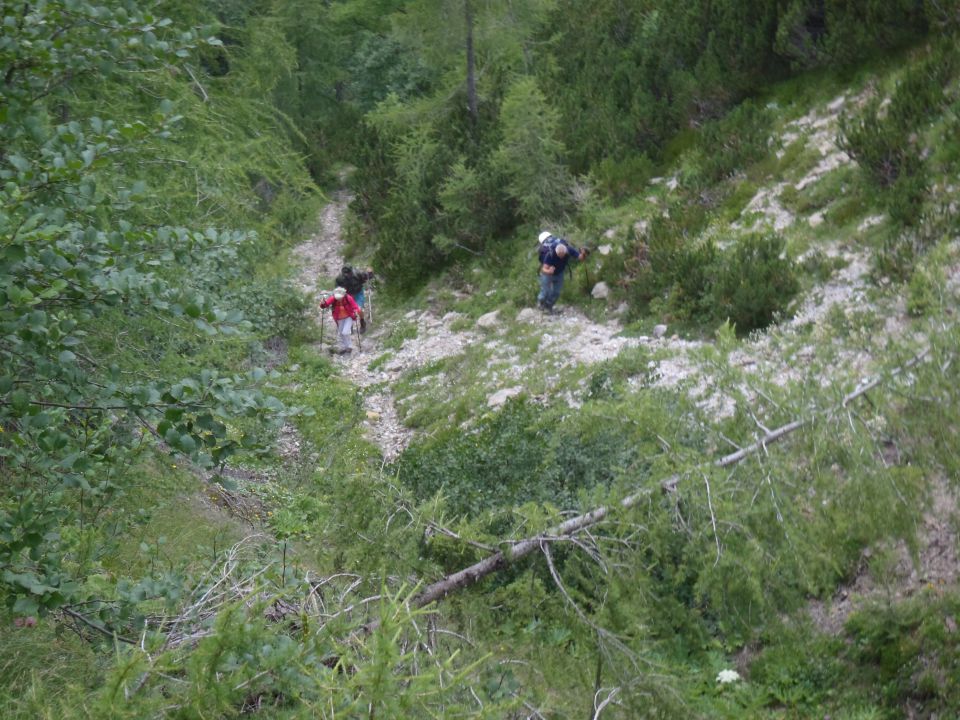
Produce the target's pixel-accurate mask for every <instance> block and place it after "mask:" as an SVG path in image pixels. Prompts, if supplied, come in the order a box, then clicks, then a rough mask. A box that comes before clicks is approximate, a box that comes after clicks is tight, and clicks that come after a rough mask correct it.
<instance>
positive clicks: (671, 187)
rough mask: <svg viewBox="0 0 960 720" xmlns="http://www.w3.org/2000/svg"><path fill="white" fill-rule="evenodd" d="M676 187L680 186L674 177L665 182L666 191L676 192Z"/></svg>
mask: <svg viewBox="0 0 960 720" xmlns="http://www.w3.org/2000/svg"><path fill="white" fill-rule="evenodd" d="M678 185H680V181H679V180H678V179H677V176H676V175H674V176H673V177H672V178H670V179H669V180H667V189H668V190H676V189H677V186H678Z"/></svg>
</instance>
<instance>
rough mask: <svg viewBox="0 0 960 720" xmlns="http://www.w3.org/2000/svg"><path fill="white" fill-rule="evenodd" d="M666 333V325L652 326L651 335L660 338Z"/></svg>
mask: <svg viewBox="0 0 960 720" xmlns="http://www.w3.org/2000/svg"><path fill="white" fill-rule="evenodd" d="M666 334H667V326H666V325H654V326H653V336H654V337H655V338H662V337H663V336H664V335H666Z"/></svg>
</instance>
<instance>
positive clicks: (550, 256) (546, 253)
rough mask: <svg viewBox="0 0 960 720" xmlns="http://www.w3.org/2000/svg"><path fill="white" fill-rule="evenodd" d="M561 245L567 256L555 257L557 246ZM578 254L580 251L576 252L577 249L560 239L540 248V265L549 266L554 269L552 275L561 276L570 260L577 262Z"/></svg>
mask: <svg viewBox="0 0 960 720" xmlns="http://www.w3.org/2000/svg"><path fill="white" fill-rule="evenodd" d="M561 244H562V245H563V246H564V247H566V248H567V254H566V255H565V256H564V257H560V256H559V255H557V246H559V245H561ZM580 254H581V253H580V250H577V248H575V247H574V246H573V245H571V244H570V243H568V242H567V241H566V240H563V239H560V240H557V241H556V242H555V243H553V244H544V246H543V247H542V248H540V265H541V266H543V265H550V266H551V267H553V268H554V271H553V274H554V275H563V271H564V270H566V268H567V262H569V260H570V258H574V259H575V260H579V259H580Z"/></svg>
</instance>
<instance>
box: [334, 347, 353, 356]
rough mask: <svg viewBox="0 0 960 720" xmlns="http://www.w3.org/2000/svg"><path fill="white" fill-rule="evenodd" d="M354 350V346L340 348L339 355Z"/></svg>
mask: <svg viewBox="0 0 960 720" xmlns="http://www.w3.org/2000/svg"><path fill="white" fill-rule="evenodd" d="M352 352H353V348H340V349H339V350H337V355H349V354H350V353H352Z"/></svg>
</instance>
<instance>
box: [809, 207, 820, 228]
mask: <svg viewBox="0 0 960 720" xmlns="http://www.w3.org/2000/svg"><path fill="white" fill-rule="evenodd" d="M807 223H808V224H809V225H810V227H812V228H815V227H820V226H821V225H823V211H820V212H815V213H814V214H813V215H811V216H810V217H809V218H807Z"/></svg>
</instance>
